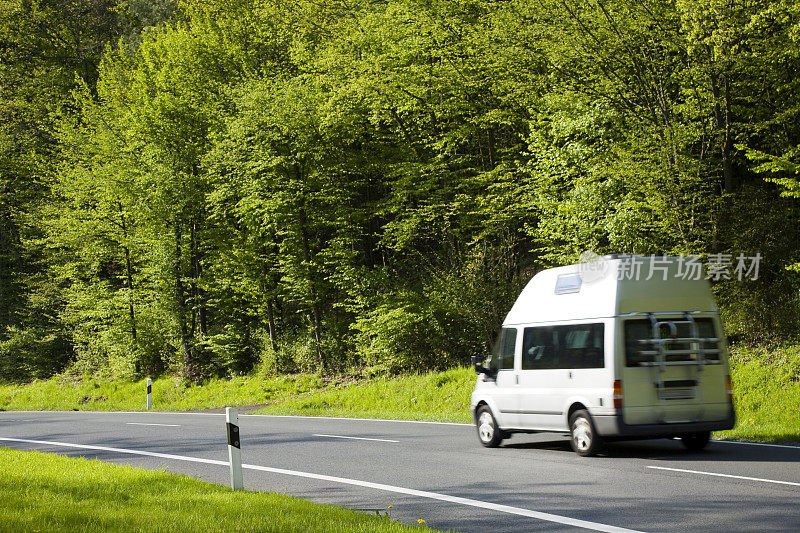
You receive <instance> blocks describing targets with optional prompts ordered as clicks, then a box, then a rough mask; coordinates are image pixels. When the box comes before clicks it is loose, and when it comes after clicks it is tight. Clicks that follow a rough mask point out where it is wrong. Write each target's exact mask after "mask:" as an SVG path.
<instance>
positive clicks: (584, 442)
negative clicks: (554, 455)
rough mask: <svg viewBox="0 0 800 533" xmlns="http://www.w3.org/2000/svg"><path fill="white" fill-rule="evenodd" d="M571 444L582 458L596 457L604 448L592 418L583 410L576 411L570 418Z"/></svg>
mask: <svg viewBox="0 0 800 533" xmlns="http://www.w3.org/2000/svg"><path fill="white" fill-rule="evenodd" d="M569 432H570V439H569V443H570V445H572V449H573V450H574V451H575V453H577V454H578V455H580V456H581V457H590V456H592V455H595V454H596V453H597V452H598V451H600V448H601V447H602V446H603V439H602V438H601V437H600V435H598V434H597V431H595V429H594V424H593V423H592V417H591V416H589V413H588V412H586V411H585V410H583V409H580V410H578V411H575V412H574V413H572V415H571V416H570V417H569Z"/></svg>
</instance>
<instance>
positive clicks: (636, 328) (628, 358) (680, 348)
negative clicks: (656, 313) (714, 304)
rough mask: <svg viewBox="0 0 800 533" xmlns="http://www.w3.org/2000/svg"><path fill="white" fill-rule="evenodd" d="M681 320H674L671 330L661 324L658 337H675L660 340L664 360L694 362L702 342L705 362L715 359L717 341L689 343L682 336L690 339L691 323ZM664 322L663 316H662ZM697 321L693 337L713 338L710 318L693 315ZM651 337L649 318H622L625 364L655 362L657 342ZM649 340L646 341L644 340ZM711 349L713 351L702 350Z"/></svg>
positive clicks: (652, 335)
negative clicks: (623, 323) (623, 319)
mask: <svg viewBox="0 0 800 533" xmlns="http://www.w3.org/2000/svg"><path fill="white" fill-rule="evenodd" d="M681 320H682V319H675V323H674V327H675V329H674V330H672V329H671V328H669V327H667V326H662V328H661V332H660V337H661V338H662V339H663V338H666V339H669V338H671V337H672V338H674V339H675V340H669V341H667V342H664V354H665V357H664V360H665V362H670V361H696V360H698V357H699V351H700V350H699V348H700V345H701V344H702V348H703V350H704V352H703V359H705V360H706V361H708V362H719V350H718V349H719V341H703V342H702V343H701V342H692V341H687V340H683V339H689V338H692V337H693V335H692V332H691V326H690V324H688V323H686V322H681ZM662 321H664V319H662ZM694 322H695V324H697V337H698V338H700V339H709V338H717V333H716V330H715V328H714V321H713V320H712V319H710V318H695V319H694ZM653 339H654V334H653V326H652V323H651V322H650V320H649V319H636V320H626V321H625V366H647V365H649V364H652V363H656V362H658V357H657V355H656V352H657V351H658V350H659V345H658V343H656V342H652V340H653ZM648 341H650V342H648ZM705 350H713V351H705Z"/></svg>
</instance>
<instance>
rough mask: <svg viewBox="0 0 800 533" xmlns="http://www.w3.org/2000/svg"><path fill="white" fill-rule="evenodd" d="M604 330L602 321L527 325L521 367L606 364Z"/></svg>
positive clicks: (591, 366)
mask: <svg viewBox="0 0 800 533" xmlns="http://www.w3.org/2000/svg"><path fill="white" fill-rule="evenodd" d="M604 331H605V327H604V325H603V324H602V323H598V324H574V325H569V326H542V327H535V328H525V332H524V333H523V336H522V370H535V369H547V368H603V367H604V366H605V356H604V350H603V344H604V343H603V339H604Z"/></svg>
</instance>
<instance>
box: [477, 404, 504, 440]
mask: <svg viewBox="0 0 800 533" xmlns="http://www.w3.org/2000/svg"><path fill="white" fill-rule="evenodd" d="M475 421H476V425H477V427H478V439H480V441H481V444H483V445H484V446H485V447H487V448H495V447H497V446H498V445H499V444H500V442H502V440H503V432H502V431H501V430H500V428H499V427H497V421H495V419H494V416H493V415H492V411H491V409H489V406H487V405H481V406H480V407H479V408H478V413H477V416H476V417H475Z"/></svg>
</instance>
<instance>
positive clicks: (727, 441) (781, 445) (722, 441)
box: [711, 440, 800, 450]
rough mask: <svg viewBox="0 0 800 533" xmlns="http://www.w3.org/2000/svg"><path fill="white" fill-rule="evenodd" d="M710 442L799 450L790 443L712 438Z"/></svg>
mask: <svg viewBox="0 0 800 533" xmlns="http://www.w3.org/2000/svg"><path fill="white" fill-rule="evenodd" d="M711 442H715V443H716V442H718V443H720V444H744V445H745V446H769V447H770V448H791V449H794V450H800V446H792V445H791V444H768V443H766V442H742V441H740V440H712V441H711Z"/></svg>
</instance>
